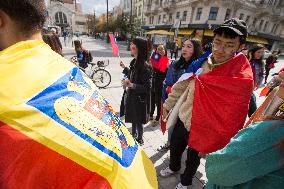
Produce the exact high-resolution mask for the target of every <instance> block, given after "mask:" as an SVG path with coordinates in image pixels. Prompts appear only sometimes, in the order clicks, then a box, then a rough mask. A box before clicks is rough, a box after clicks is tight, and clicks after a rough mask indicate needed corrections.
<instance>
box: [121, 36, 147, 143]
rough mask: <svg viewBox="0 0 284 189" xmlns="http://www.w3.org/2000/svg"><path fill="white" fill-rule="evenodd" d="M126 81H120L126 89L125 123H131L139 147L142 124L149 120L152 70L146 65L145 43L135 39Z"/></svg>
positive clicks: (141, 141)
mask: <svg viewBox="0 0 284 189" xmlns="http://www.w3.org/2000/svg"><path fill="white" fill-rule="evenodd" d="M130 49H131V55H132V56H133V57H134V59H133V60H132V61H131V63H130V67H129V74H128V79H125V80H123V81H122V85H123V86H124V87H126V94H125V122H126V123H132V135H133V137H134V138H136V140H137V142H138V143H140V144H141V145H142V144H143V143H144V142H143V124H145V123H147V122H148V120H149V111H150V91H151V90H150V89H151V77H152V68H151V66H150V65H149V64H148V63H147V59H148V57H147V49H148V48H147V41H146V40H144V39H141V38H135V39H134V40H133V41H132V43H131V45H130Z"/></svg>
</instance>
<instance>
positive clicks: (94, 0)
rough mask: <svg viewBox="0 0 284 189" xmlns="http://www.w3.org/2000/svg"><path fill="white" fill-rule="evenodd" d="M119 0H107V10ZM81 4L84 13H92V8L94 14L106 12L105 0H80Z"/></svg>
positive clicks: (117, 3)
mask: <svg viewBox="0 0 284 189" xmlns="http://www.w3.org/2000/svg"><path fill="white" fill-rule="evenodd" d="M119 1H120V0H108V5H109V10H112V8H113V7H114V6H117V5H119ZM80 2H81V3H82V5H83V11H84V12H85V13H93V12H94V10H95V11H96V14H97V15H99V14H102V13H106V9H107V8H106V0H80Z"/></svg>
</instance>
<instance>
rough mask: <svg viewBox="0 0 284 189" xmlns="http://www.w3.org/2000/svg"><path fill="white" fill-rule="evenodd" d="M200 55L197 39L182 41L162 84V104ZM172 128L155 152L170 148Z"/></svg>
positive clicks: (199, 44) (200, 48) (199, 45)
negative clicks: (163, 142)
mask: <svg viewBox="0 0 284 189" xmlns="http://www.w3.org/2000/svg"><path fill="white" fill-rule="evenodd" d="M201 55H202V45H201V42H200V41H199V40H197V39H186V40H184V42H183V44H182V48H181V56H180V58H179V59H178V60H177V61H172V62H171V64H170V65H169V67H168V70H167V74H166V78H165V80H164V82H163V89H162V103H164V102H165V101H166V99H167V98H168V94H169V93H170V92H171V88H172V86H173V85H174V84H175V83H176V82H177V81H178V79H179V78H180V76H181V75H182V74H184V73H185V71H186V69H187V68H188V67H189V66H190V64H191V63H192V61H194V60H196V59H198V58H199V57H200V56H201ZM172 132H173V127H171V128H169V130H168V141H167V142H166V143H165V144H164V145H162V146H160V147H159V148H158V149H157V150H158V151H164V150H168V149H169V148H170V141H171V135H172Z"/></svg>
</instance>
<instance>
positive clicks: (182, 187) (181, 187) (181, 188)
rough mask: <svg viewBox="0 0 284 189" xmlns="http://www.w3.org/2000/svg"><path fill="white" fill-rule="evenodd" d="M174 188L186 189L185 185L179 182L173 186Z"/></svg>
mask: <svg viewBox="0 0 284 189" xmlns="http://www.w3.org/2000/svg"><path fill="white" fill-rule="evenodd" d="M175 189H187V186H184V185H182V184H181V183H178V185H177V186H176V187H175Z"/></svg>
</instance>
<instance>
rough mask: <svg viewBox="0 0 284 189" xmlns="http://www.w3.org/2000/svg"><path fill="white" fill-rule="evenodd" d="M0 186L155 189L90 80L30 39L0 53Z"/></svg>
mask: <svg viewBox="0 0 284 189" xmlns="http://www.w3.org/2000/svg"><path fill="white" fill-rule="evenodd" d="M0 188H1V189H2V188H3V189H14V188H15V189H16V188H21V189H44V188H52V189H57V188H60V189H65V188H66V189H91V188H92V189H110V188H112V189H128V188H129V189H130V188H131V189H152V188H153V189H156V188H158V184H157V177H156V171H155V168H154V166H153V164H152V162H151V161H150V159H149V158H148V157H147V156H146V154H145V153H144V152H143V150H142V149H141V147H140V146H139V145H138V144H137V142H135V140H134V139H133V138H132V136H131V135H130V133H129V132H128V130H127V128H126V127H125V125H124V124H123V122H121V121H120V120H119V118H118V117H117V116H116V113H115V112H114V110H113V109H112V107H111V105H110V104H109V103H108V102H107V101H106V100H105V99H104V98H103V97H102V96H101V95H100V93H99V91H98V90H97V88H96V87H95V86H94V84H93V83H92V81H91V80H90V79H88V78H87V77H86V76H85V75H84V74H83V73H82V72H81V71H80V70H79V69H78V68H77V67H75V66H74V65H73V64H72V63H69V62H68V61H67V60H65V59H64V58H62V57H61V56H60V55H57V54H56V53H55V52H53V51H52V50H51V49H50V48H49V47H48V46H47V45H46V44H45V43H44V42H43V41H37V40H35V41H24V42H20V43H17V44H15V45H13V46H11V47H9V48H7V49H5V50H4V51H2V52H0Z"/></svg>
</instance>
